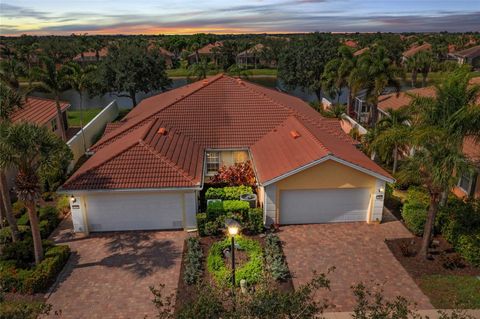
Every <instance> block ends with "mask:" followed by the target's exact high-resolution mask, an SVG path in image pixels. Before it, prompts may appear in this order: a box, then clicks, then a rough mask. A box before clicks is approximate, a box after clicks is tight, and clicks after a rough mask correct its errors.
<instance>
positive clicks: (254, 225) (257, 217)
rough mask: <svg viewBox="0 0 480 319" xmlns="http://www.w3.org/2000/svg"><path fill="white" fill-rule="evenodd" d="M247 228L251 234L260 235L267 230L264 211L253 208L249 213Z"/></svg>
mask: <svg viewBox="0 0 480 319" xmlns="http://www.w3.org/2000/svg"><path fill="white" fill-rule="evenodd" d="M245 228H246V229H247V230H248V231H249V232H250V233H251V234H259V233H261V232H263V230H264V229H265V227H264V224H263V210H262V209H261V208H251V209H250V210H249V211H248V220H247V222H246V223H245Z"/></svg>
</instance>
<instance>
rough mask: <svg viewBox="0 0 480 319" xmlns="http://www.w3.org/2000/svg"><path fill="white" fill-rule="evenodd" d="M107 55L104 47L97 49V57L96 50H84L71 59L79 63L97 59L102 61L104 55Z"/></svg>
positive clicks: (96, 60) (106, 49)
mask: <svg viewBox="0 0 480 319" xmlns="http://www.w3.org/2000/svg"><path fill="white" fill-rule="evenodd" d="M82 55H83V56H82ZM107 55H108V48H107V47H104V48H102V49H101V50H100V51H98V57H97V52H95V51H86V52H83V53H80V54H77V55H76V56H75V57H74V58H73V61H76V62H80V63H91V62H98V61H102V60H103V59H105V57H106V56H107Z"/></svg>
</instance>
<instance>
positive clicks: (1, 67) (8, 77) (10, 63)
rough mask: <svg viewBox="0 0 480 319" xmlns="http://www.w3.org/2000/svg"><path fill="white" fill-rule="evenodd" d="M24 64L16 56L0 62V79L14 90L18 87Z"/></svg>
mask: <svg viewBox="0 0 480 319" xmlns="http://www.w3.org/2000/svg"><path fill="white" fill-rule="evenodd" d="M24 68H25V67H24V65H23V64H22V63H21V62H20V61H18V60H17V58H16V57H12V58H9V59H4V60H2V61H1V62H0V80H1V81H2V82H3V83H6V84H7V85H8V86H10V87H11V88H13V89H15V90H19V89H20V81H19V78H20V76H21V75H22V74H23V72H24Z"/></svg>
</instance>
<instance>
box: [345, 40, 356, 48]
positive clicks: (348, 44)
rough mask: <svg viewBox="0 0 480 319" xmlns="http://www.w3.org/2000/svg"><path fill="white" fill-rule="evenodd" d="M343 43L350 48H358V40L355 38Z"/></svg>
mask: <svg viewBox="0 0 480 319" xmlns="http://www.w3.org/2000/svg"><path fill="white" fill-rule="evenodd" d="M343 44H344V45H346V46H347V47H350V48H356V47H357V46H358V43H357V41H354V40H347V41H345V42H343Z"/></svg>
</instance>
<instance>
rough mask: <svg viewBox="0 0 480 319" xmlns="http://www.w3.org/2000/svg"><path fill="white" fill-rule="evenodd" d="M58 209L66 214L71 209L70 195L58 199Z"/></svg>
mask: <svg viewBox="0 0 480 319" xmlns="http://www.w3.org/2000/svg"><path fill="white" fill-rule="evenodd" d="M56 206H57V209H58V211H59V212H61V213H62V214H66V213H68V212H69V211H70V200H69V198H68V196H61V197H59V198H58V199H57V205H56Z"/></svg>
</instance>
